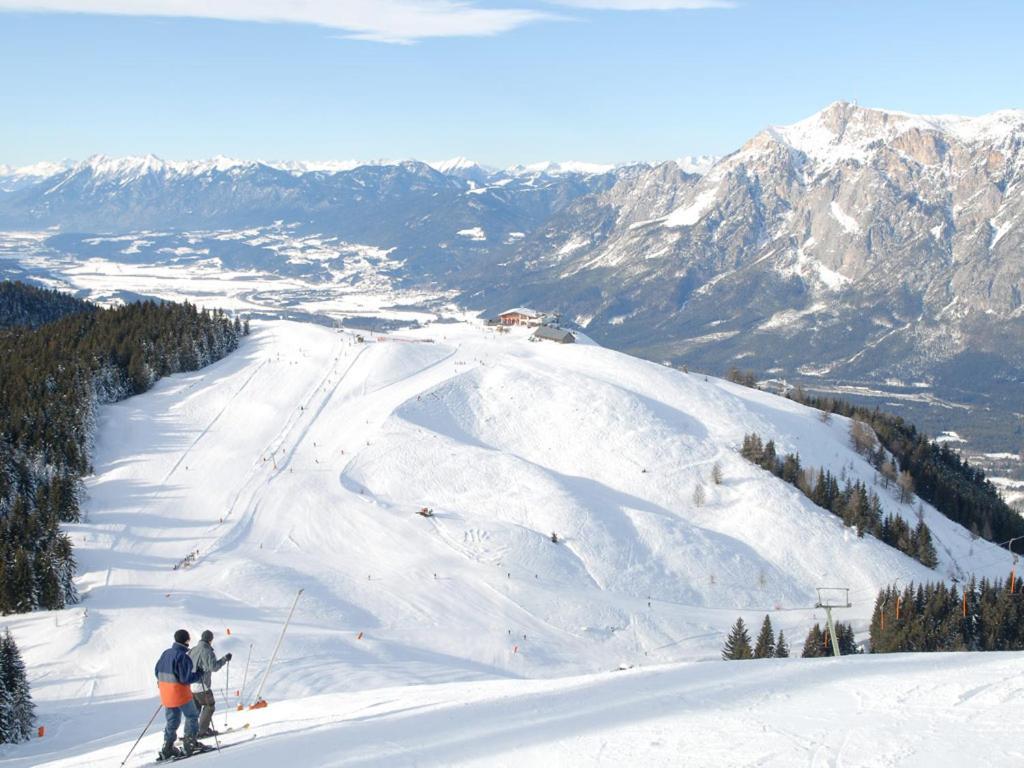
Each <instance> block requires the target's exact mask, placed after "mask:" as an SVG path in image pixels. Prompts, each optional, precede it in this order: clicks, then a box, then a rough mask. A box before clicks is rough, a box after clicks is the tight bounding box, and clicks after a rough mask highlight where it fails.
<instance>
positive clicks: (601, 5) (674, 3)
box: [548, 0, 736, 11]
mask: <svg viewBox="0 0 1024 768" xmlns="http://www.w3.org/2000/svg"><path fill="white" fill-rule="evenodd" d="M548 2H551V3H555V4H556V5H567V6H571V7H573V8H593V9H596V10H604V11H682V10H689V11H696V10H701V9H704V8H734V7H736V3H735V2H732V0H548Z"/></svg>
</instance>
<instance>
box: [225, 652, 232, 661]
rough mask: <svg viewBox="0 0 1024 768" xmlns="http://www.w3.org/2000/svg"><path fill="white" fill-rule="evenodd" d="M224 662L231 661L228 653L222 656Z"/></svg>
mask: <svg viewBox="0 0 1024 768" xmlns="http://www.w3.org/2000/svg"><path fill="white" fill-rule="evenodd" d="M224 661H231V654H230V653H226V654H224Z"/></svg>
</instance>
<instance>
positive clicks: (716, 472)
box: [711, 461, 722, 485]
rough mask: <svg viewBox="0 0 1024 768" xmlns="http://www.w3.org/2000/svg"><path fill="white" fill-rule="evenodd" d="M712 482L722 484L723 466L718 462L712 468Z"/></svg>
mask: <svg viewBox="0 0 1024 768" xmlns="http://www.w3.org/2000/svg"><path fill="white" fill-rule="evenodd" d="M711 482H713V483H714V484H715V485H721V484H722V465H721V464H719V463H718V462H717V461H716V462H715V463H714V465H713V466H712V467H711Z"/></svg>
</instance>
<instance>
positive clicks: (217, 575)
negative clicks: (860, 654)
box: [0, 321, 1020, 768]
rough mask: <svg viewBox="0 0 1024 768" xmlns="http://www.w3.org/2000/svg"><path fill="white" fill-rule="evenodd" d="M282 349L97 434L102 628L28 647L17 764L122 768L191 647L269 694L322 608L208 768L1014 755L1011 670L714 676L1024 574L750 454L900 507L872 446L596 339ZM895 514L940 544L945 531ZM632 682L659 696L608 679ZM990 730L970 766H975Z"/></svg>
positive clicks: (930, 513)
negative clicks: (826, 476)
mask: <svg viewBox="0 0 1024 768" xmlns="http://www.w3.org/2000/svg"><path fill="white" fill-rule="evenodd" d="M253 327H254V334H253V336H252V337H249V338H248V339H246V340H245V341H244V342H243V345H242V347H241V349H240V350H239V351H238V352H236V353H234V354H232V355H230V356H229V357H228V358H226V359H225V360H222V361H220V362H218V363H216V364H214V365H213V366H210V367H208V368H206V369H204V370H203V371H201V372H197V373H190V374H181V375H177V376H172V377H169V378H167V379H165V380H163V381H161V382H159V383H158V384H157V385H156V386H155V387H154V388H153V389H152V390H151V391H150V392H149V393H147V394H145V395H142V396H138V397H135V398H131V399H129V400H127V401H124V402H122V403H118V404H114V405H111V406H106V407H104V408H103V409H102V411H101V413H100V418H99V428H98V436H97V444H96V450H95V454H94V463H95V467H96V474H95V476H93V477H91V478H88V479H87V487H88V492H89V499H88V500H87V502H86V503H85V505H84V511H85V513H86V518H85V520H86V521H85V522H83V523H80V524H75V525H70V526H68V528H67V529H68V532H69V535H71V536H72V539H73V541H74V544H75V547H76V553H77V554H78V557H79V561H80V564H81V567H80V576H79V578H78V583H79V587H80V589H81V591H82V594H83V596H84V598H85V599H84V600H83V602H82V603H81V605H78V606H74V607H71V608H68V609H66V610H64V611H58V612H51V613H39V614H31V615H24V616H10V617H5V623H7V624H9V625H10V626H11V629H12V631H13V632H14V634H15V636H16V638H17V639H18V642H19V644H20V646H21V647H22V649H23V652H24V654H25V657H26V661H27V663H28V666H29V669H30V671H31V674H32V676H33V686H34V688H33V690H34V694H35V696H36V699H37V702H38V706H39V721H40V723H41V724H44V725H46V727H47V736H46V738H45V739H42V740H34V741H33V742H32V743H31V744H29V745H27V746H21V747H4V748H0V765H5V766H6V765H11V766H27V765H43V764H51V761H52V764H54V765H83V766H91V765H111V764H119V763H120V760H121V759H122V758H123V756H124V753H125V752H127V749H128V747H129V746H130V744H131V742H132V741H133V740H134V738H135V737H136V736H137V733H138V731H139V730H140V728H141V725H142V724H144V723H145V721H146V720H147V719H148V717H149V715H150V714H151V713H152V710H153V707H154V706H155V701H156V700H155V697H154V690H153V689H154V685H153V681H152V674H153V673H152V665H153V663H154V661H155V659H156V657H157V655H158V654H159V652H160V651H161V650H162V649H163V648H164V647H166V645H167V644H168V638H169V637H170V635H171V634H172V632H173V631H174V630H175V629H177V628H178V627H179V626H186V627H188V628H189V629H190V631H192V633H193V635H198V633H199V632H200V631H201V630H202V629H205V628H211V629H213V630H214V632H215V634H216V641H215V646H216V648H217V651H218V652H219V653H224V652H227V651H232V652H233V653H234V657H235V669H233V670H231V671H230V674H231V685H230V689H231V691H232V692H233V691H234V690H235V689H237V688H239V687H240V683H239V679H240V676H241V673H242V669H241V667H242V666H243V665H244V659H245V656H246V654H247V652H248V648H249V645H250V643H251V644H253V647H254V651H253V659H252V665H251V667H250V668H249V670H248V680H247V691H248V693H249V696H251V695H252V693H253V692H254V691H255V687H256V686H257V685H258V683H259V680H260V679H261V678H262V676H263V673H264V672H265V670H266V668H267V663H268V661H269V657H270V654H271V652H272V649H273V646H274V644H275V642H276V640H277V635H278V632H279V630H280V623H281V621H282V620H283V618H284V615H285V614H286V612H287V609H288V607H289V606H290V604H291V601H292V599H293V597H294V595H295V591H296V590H297V589H298V588H300V587H301V588H303V589H304V590H305V593H304V595H303V597H302V599H301V601H300V602H299V607H298V610H297V612H296V615H295V620H294V622H293V625H292V627H291V629H290V630H289V634H288V637H287V639H286V642H285V644H284V646H283V649H282V653H281V656H280V658H279V661H278V665H277V666H275V667H274V669H273V672H272V674H271V675H270V676H269V678H268V681H267V688H266V691H265V694H266V696H267V698H268V699H269V700H270V701H271V704H272V705H271V707H269V708H268V709H266V710H261V711H254V712H244V713H236V712H234V711H233V709H232V711H229V712H228V714H227V718H228V721H229V722H232V723H235V724H237V725H241V724H242V723H244V722H251V723H252V724H253V728H254V732H256V733H258V734H259V736H260V738H259V740H258V745H252V746H239V747H238V748H237V749H232V750H230V751H227V752H225V753H224V754H223V755H222V756H220V757H216V758H214V757H200V758H196V759H197V760H206V761H211V760H216V761H218V763H222V764H223V765H225V766H229V765H234V764H236V763H237V764H239V765H242V764H244V765H246V766H262V765H278V764H280V762H281V761H282V760H289V759H291V760H292V761H294V759H295V756H296V755H305V756H313V755H315V758H312V757H311V758H310V762H309V764H317V765H366V766H369V765H396V764H402V765H405V764H424V765H441V764H453V763H460V764H468V765H473V764H476V765H513V764H514V765H522V764H579V763H591V764H597V763H616V764H619V763H623V762H625V763H628V764H644V765H678V764H679V760H680V756H681V755H682V756H688V757H690V758H691V759H692V760H694V761H695V763H696V764H707V765H718V764H728V765H739V764H742V765H768V766H772V765H792V764H794V762H795V763H807V764H808V765H825V764H829V765H857V764H860V763H859V762H858V760H860V758H861V756H865V755H871V756H873V759H876V762H875V763H872V764H882V765H904V764H905V765H917V764H929V765H931V764H940V765H947V764H948V765H953V764H957V761H956V760H953V762H950V760H951V757H952V756H956V755H957V754H961V755H963V754H970V755H971V756H972V759H978V760H983V758H984V760H987V761H988V762H987V764H991V765H998V764H1001V762H1000V761H1003V763H1002V764H1006V761H1009V760H1010V756H1011V755H1012V754H1013V749H1011V745H1012V743H1013V741H1012V739H1011V737H1013V738H1016V739H1018V740H1019V735H1020V734H1019V729H1018V728H1016V726H1014V725H1013V722H1012V721H1013V718H1005V717H1003V716H1002V715H997V714H996V713H997V712H998V711H1000V710H1002V709H1003V708H1004V707H1005V706H1006V705H1007V703H1008V702H1012V701H1013V700H1014V697H1015V696H1017V695H1018V694H1019V692H1020V691H1019V686H1015V685H1013V684H1012V683H1011V682H1010V681H1011V680H1012V679H1013V676H1012V675H1011V674H1010V673H1009V671H1008V670H1009V665H1010V664H1011V663H1015V661H1013V660H1014V659H1015V658H1016V657H1015V656H1010V655H1004V654H988V655H985V657H984V658H982V657H980V655H979V656H967V655H960V656H954V655H951V656H943V655H935V656H931V657H930V658H928V659H921V658H913V657H896V656H891V657H878V658H874V657H872V658H858V659H841V660H831V661H822V660H814V661H810V660H809V661H806V662H801V661H799V660H792V661H788V662H765V663H761V662H758V663H749V664H718V663H708V664H694V663H692V662H693V661H697V660H707V659H714V658H716V657H717V656H718V650H719V648H720V645H721V642H722V638H723V637H724V635H725V633H726V632H727V630H728V628H729V626H730V625H731V624H732V622H733V621H734V620H735V618H736V617H737V616H738V615H742V616H744V617H745V619H746V620H747V621H748V623H750V624H752V625H753V629H754V630H755V631H756V628H757V626H758V625H759V623H760V620H761V618H762V617H763V616H764V615H765V614H766V613H768V614H771V616H772V619H773V622H774V623H775V625H776V631H778V629H780V628H781V629H783V630H784V631H785V632H786V635H787V637H788V638H789V640H790V643H791V645H792V646H793V649H794V652H797V651H798V650H799V647H800V645H801V644H802V638H803V636H804V633H805V632H806V630H807V629H808V627H809V626H810V624H812V623H813V622H814V621H822V620H823V616H822V615H821V613H820V612H816V611H815V610H814V609H813V608H810V607H808V606H811V605H813V601H814V587H815V586H825V585H829V586H831V585H841V586H848V587H850V589H851V600H852V601H853V603H854V606H853V608H852V609H850V610H849V611H843V612H841V614H840V616H839V618H841V619H843V620H851V621H852V622H853V624H854V627H855V629H856V630H857V631H858V632H859V633H861V635H862V636H863V633H864V630H865V629H866V622H867V620H868V618H869V616H870V612H871V608H872V603H873V600H874V596H875V594H876V592H877V589H878V588H879V587H880V586H882V585H883V584H886V583H890V582H892V581H893V580H896V579H899V580H900V583H907V582H909V581H912V580H913V581H920V580H921V579H925V578H932V579H934V578H937V577H941V576H945V575H947V574H956V575H958V576H961V577H962V575H963V574H965V573H969V572H976V573H978V574H979V575H988V576H1003V575H1005V573H1006V572H1007V571H1008V570H1009V567H1010V558H1009V556H1008V554H1007V553H1006V552H1005V551H1004V550H1000V549H998V548H997V547H995V546H993V545H991V544H988V543H987V542H984V541H972V540H971V538H970V535H969V534H968V533H967V532H966V531H964V530H963V529H962V528H960V527H959V526H957V525H955V524H953V523H952V522H951V521H949V520H948V519H946V518H944V517H942V516H941V515H939V514H938V513H937V512H935V510H933V509H932V508H931V507H930V506H929V505H922V510H923V514H924V518H925V521H926V523H927V524H928V525H929V527H930V528H931V530H932V534H933V538H934V539H935V543H936V547H937V550H938V551H939V558H940V566H939V569H938V571H937V572H931V571H928V570H927V569H925V568H923V567H922V566H920V564H918V563H916V562H914V561H912V560H910V559H908V558H906V557H905V556H903V555H901V554H900V553H898V552H896V551H895V550H893V549H891V548H889V547H886V546H884V545H882V544H881V543H880V542H878V541H876V540H874V539H872V538H871V537H866V538H864V539H858V538H857V536H856V534H855V533H852V534H851V531H850V530H848V529H846V528H844V526H843V525H842V523H841V521H840V520H838V519H837V518H836V517H834V516H832V515H830V514H828V513H826V512H824V511H822V510H819V509H817V508H816V507H814V506H813V505H812V504H810V502H808V501H807V500H806V499H804V498H803V497H802V496H801V495H800V494H799V492H797V491H796V490H795V489H793V488H791V487H789V486H787V485H784V484H782V483H781V482H779V481H777V480H776V479H774V478H773V477H771V476H770V475H768V473H765V472H763V471H762V470H760V469H757V468H756V467H753V466H751V465H749V464H748V463H746V462H744V461H743V460H742V459H740V458H739V457H738V455H737V453H736V448H737V447H738V445H739V443H740V441H741V440H742V437H743V435H744V433H746V432H750V431H757V432H759V433H760V434H762V435H763V436H764V437H765V438H768V437H772V438H774V439H775V440H776V443H777V445H778V447H779V449H780V450H781V451H798V452H800V454H801V456H802V457H803V458H804V462H805V464H807V465H810V464H814V465H815V466H817V465H818V464H823V465H825V466H827V467H828V468H829V469H831V470H832V471H833V472H834V473H835V474H837V475H840V476H847V477H850V478H852V479H861V480H864V481H865V482H867V483H868V484H869V485H872V484H873V483H874V481H875V472H874V470H873V469H872V468H871V467H870V466H869V465H868V464H867V463H866V462H864V460H863V459H862V458H861V457H860V456H858V455H857V454H855V453H854V452H853V451H852V449H851V448H850V445H849V442H850V441H849V436H848V431H849V422H848V421H847V420H846V419H843V418H841V417H833V418H832V419H831V421H830V422H829V423H822V422H821V421H820V419H819V418H818V413H817V412H816V411H813V410H810V409H807V408H804V407H802V406H800V405H797V404H795V403H792V402H790V401H786V400H782V399H779V398H776V397H773V396H771V395H768V394H766V393H762V392H758V391H755V390H751V389H747V388H743V387H739V386H736V385H733V384H729V383H727V382H724V381H720V380H717V379H705V378H704V377H703V376H700V375H695V374H689V375H687V374H683V373H680V372H678V371H673V370H670V369H666V368H664V367H662V366H658V365H656V364H653V363H648V362H644V361H641V360H636V359H633V358H629V357H627V356H625V355H621V354H618V353H615V352H612V351H610V350H605V349H602V348H600V347H598V346H596V345H594V344H592V343H590V342H589V341H588V340H587V339H586V338H585V337H581V339H580V342H579V343H577V344H575V345H571V346H561V345H556V344H553V343H535V344H531V343H528V342H527V339H526V333H525V332H524V331H521V330H519V329H514V330H513V332H512V333H511V334H509V335H508V336H507V337H503V336H499V335H497V334H494V333H493V332H491V331H488V330H485V329H484V328H482V327H480V326H479V325H474V324H470V323H452V324H439V325H434V326H427V327H424V328H420V329H416V330H407V331H403V332H402V334H401V336H394V337H389V336H381V337H374V338H373V339H372V340H370V341H368V342H367V343H357V342H356V341H355V336H354V334H350V333H347V332H346V333H339V332H336V331H332V330H329V329H327V328H323V327H319V326H314V325H302V324H297V323H291V322H284V321H274V322H259V323H255V324H254V326H253ZM715 462H718V463H719V465H720V466H721V467H722V470H723V474H724V477H725V480H724V482H723V484H722V485H719V486H716V485H714V484H713V483H711V481H710V479H709V473H710V468H711V465H712V464H713V463H715ZM698 483H700V484H702V485H703V486H704V488H705V492H706V497H707V501H706V503H705V504H703V505H697V504H695V502H694V501H693V489H694V487H695V485H696V484H698ZM877 490H878V492H879V494H880V496H881V497H882V501H883V505H884V510H885V511H886V512H889V511H892V512H895V513H898V514H900V515H902V516H904V517H905V518H907V519H908V520H911V521H912V522H913V521H914V516H915V510H916V504H915V505H901V504H899V503H898V502H897V501H896V500H895V498H894V497H893V496H892V494H891V493H889V492H888V491H886V490H885V489H883V488H881V487H878V488H877ZM423 506H427V507H431V508H433V509H434V510H435V516H434V517H432V518H422V517H420V516H418V515H416V511H417V510H418V509H419V508H421V507H423ZM553 530H554V531H557V532H558V533H559V539H560V542H559V543H558V544H557V545H556V544H553V543H551V541H550V540H549V537H550V533H551V532H552V531H553ZM189 552H198V553H199V554H198V557H197V558H196V560H195V562H194V563H193V564H192V565H191V566H190V567H185V568H178V569H177V570H173V569H172V566H174V564H175V563H177V562H179V561H180V560H181V559H182V558H183V557H184V556H185V555H186V554H188V553H189ZM86 611H87V613H86ZM229 630H230V634H229V632H228V631H229ZM670 662H671V664H669V663H670ZM676 662H686V663H683V664H682V665H680V664H678V663H676ZM620 664H624V665H638V666H639V667H640V668H639V669H634V670H630V671H626V672H616V673H611V674H610V673H609V672H608V670H612V669H615V668H617V667H618V666H619V665H620ZM222 674H223V673H221V675H222ZM221 675H218V679H216V680H215V687H216V688H219V689H223V688H224V685H225V681H224V679H223V677H222V676H221ZM573 676H576V677H573ZM905 681H913V685H910V684H909V683H906V684H905ZM218 696H219V698H220V697H221V696H222V694H218ZM234 698H235V697H234V696H233V695H231V696H229V697H228V699H229V702H227V703H229V704H231V705H233V704H234ZM224 703H225V702H224V701H223V700H221V705H222V709H221V711H219V712H218V713H217V718H218V720H217V722H222V721H221V720H220V719H219V718H221V717H223V716H224V707H223V704H224ZM851 713H853V714H852V715H851ZM968 714H969V719H970V723H971V726H970V728H971V729H973V730H970V731H969V732H968V730H965V729H966V728H967V726H966V725H965V723H966V722H967V721H968ZM851 718H852V719H851ZM837 723H842V727H838V726H837V725H836V724H837ZM997 727H1000V728H1002V729H1003V730H1002V731H1001V732H999V735H998V737H997V738H994V737H993V733H996V728H997ZM900 729H906V730H900ZM924 732H927V734H928V738H927V739H926V738H923V737H921V738H918V737H917V735H919V734H921V733H924ZM906 733H914V734H916V735H915V737H914V738H913V739H911V740H910V741H908V742H906V743H904V744H903V746H898V745H899V744H901V740H903V739H905V738H906ZM970 733H976V734H979V735H978V738H976V739H974V740H969V741H966V742H963V743H964V744H969V749H970V751H969V752H967V751H961V752H959V753H958V752H957V751H956V750H955V749H954V745H953V744H952V742H951V739H953V737H954V736H956V737H957V738H959V739H961V740H963V739H968V737H969V735H970ZM230 738H231V737H230V736H229V737H226V740H230ZM158 740H159V736H158V735H157V734H156V733H155V732H153V733H151V735H149V736H147V738H146V739H145V740H144V741H143V745H142V747H140V750H141V751H140V752H139V753H138V754H137V755H136V756H135V757H134V758H133V761H132V762H130V764H131V765H143V764H145V763H146V762H147V761H148V760H149V759H150V758H149V757H147V755H150V756H151V755H152V754H153V751H154V750H155V748H156V747H155V745H156V743H157V742H158ZM869 747H870V749H869ZM967 748H968V747H966V746H965V747H963V749H965V750H966V749H967ZM1018 752H1019V750H1018ZM933 758H934V760H937V761H938V762H930V761H931V760H932V759H933ZM943 761H945V762H943ZM201 765H202V763H196V766H197V768H201Z"/></svg>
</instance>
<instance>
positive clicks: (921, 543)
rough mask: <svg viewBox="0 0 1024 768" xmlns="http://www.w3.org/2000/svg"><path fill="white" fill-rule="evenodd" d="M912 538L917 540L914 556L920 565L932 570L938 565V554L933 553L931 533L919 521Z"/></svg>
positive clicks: (933, 546)
mask: <svg viewBox="0 0 1024 768" xmlns="http://www.w3.org/2000/svg"><path fill="white" fill-rule="evenodd" d="M914 538H915V539H916V540H917V552H916V553H915V554H914V556H915V557H916V558H917V559H918V560H920V561H921V564H922V565H924V566H926V567H928V568H934V567H935V566H937V565H938V564H939V557H938V554H937V553H936V552H935V545H934V544H932V532H931V531H929V530H928V526H927V525H925V524H924V521H923V520H921V521H920V522H918V524H917V528H916V530H915V531H914Z"/></svg>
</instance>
